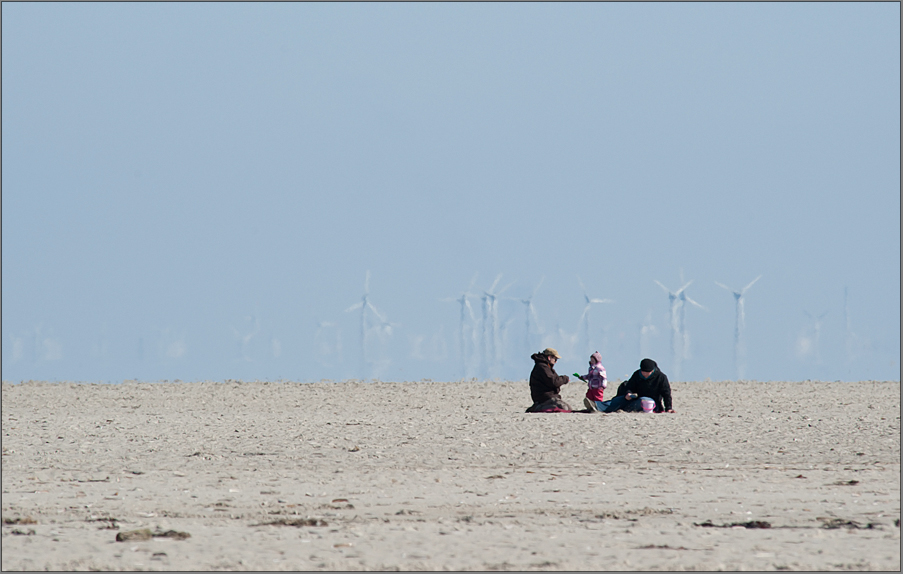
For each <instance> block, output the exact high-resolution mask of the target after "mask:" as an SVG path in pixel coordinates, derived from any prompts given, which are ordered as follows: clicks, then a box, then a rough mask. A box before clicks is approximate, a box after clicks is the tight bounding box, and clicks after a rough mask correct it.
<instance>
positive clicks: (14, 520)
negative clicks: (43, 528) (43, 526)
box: [3, 516, 38, 524]
mask: <svg viewBox="0 0 903 574" xmlns="http://www.w3.org/2000/svg"><path fill="white" fill-rule="evenodd" d="M37 523H38V521H37V520H35V519H34V518H32V517H31V516H26V517H25V518H4V519H3V524H37Z"/></svg>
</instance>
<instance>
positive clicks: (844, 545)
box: [2, 381, 901, 571]
mask: <svg viewBox="0 0 903 574" xmlns="http://www.w3.org/2000/svg"><path fill="white" fill-rule="evenodd" d="M584 389H585V387H584V386H581V385H577V384H573V383H572V384H570V385H567V386H566V387H564V389H563V391H564V392H563V395H564V398H565V400H567V401H568V402H570V403H571V405H573V406H574V407H575V408H577V407H578V406H580V407H582V403H581V400H582V396H583V392H584ZM673 389H674V405H675V409H676V410H677V413H676V414H673V415H669V414H654V415H653V414H642V413H640V414H632V413H631V414H628V413H614V414H604V415H603V414H525V413H524V409H526V407H527V406H529V404H530V400H529V391H528V387H527V383H526V382H524V381H520V382H475V381H468V382H453V383H437V382H408V383H389V382H374V383H361V382H340V383H329V382H323V383H288V382H278V383H266V382H225V383H213V382H202V383H123V384H118V385H97V384H71V383H39V382H28V383H23V384H15V385H11V384H8V383H3V385H2V401H3V402H2V432H3V437H2V438H3V442H2V445H3V453H2V489H3V502H2V516H3V526H2V568H3V570H43V569H49V570H87V569H99V570H361V569H368V570H381V569H389V570H395V569H398V570H442V569H447V570H448V569H450V570H719V569H725V570H776V569H791V570H849V569H855V570H868V569H872V570H895V571H898V570H900V567H901V564H900V527H899V519H900V383H899V382H859V383H839V382H833V383H832V382H808V381H807V382H794V383H779V382H677V383H674V384H673ZM609 392H612V389H610V390H609ZM765 523H767V524H768V525H769V526H770V528H763V526H765V525H766V524H765ZM731 525H733V526H731ZM139 529H149V530H150V532H151V533H152V534H153V533H155V534H158V536H152V537H150V539H147V540H129V541H125V542H117V541H116V536H117V534H121V533H126V532H129V531H133V530H139ZM169 530H174V531H177V532H185V533H188V534H190V538H186V539H178V538H173V537H166V536H160V534H162V533H164V532H166V531H169Z"/></svg>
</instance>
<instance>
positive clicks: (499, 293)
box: [496, 279, 517, 295]
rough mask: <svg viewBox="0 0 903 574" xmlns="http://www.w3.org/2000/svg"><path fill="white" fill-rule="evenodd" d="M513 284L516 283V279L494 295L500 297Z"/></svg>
mask: <svg viewBox="0 0 903 574" xmlns="http://www.w3.org/2000/svg"><path fill="white" fill-rule="evenodd" d="M515 283H517V279H515V280H514V281H512V282H511V283H508V284H507V285H505V287H504V289H502V290H501V291H499V292H498V293H496V295H501V294H502V293H504V292H505V291H506V290H507V289H508V287H511V286H512V285H514V284H515Z"/></svg>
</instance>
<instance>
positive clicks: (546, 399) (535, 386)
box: [527, 347, 571, 413]
mask: <svg viewBox="0 0 903 574" xmlns="http://www.w3.org/2000/svg"><path fill="white" fill-rule="evenodd" d="M530 358H531V359H533V361H534V363H536V364H535V365H534V366H533V372H531V373H530V396H531V397H532V398H533V406H531V407H530V408H528V409H527V412H528V413H569V412H571V407H570V405H568V404H567V403H566V402H564V400H562V398H561V395H560V394H559V393H558V390H559V389H560V388H561V387H562V385H566V384H568V376H567V375H559V374H558V373H556V372H555V368H554V367H555V363H557V362H558V359H560V358H561V355H559V354H558V351H556V350H555V349H552V348H551V347H550V348H548V349H546V350H545V351H542V352H541V353H534V354H533V355H532V356H531V357H530Z"/></svg>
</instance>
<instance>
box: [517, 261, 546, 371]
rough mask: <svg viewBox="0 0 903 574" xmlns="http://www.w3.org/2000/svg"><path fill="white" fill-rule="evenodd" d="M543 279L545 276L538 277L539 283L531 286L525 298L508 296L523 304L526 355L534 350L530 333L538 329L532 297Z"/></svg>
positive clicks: (537, 319)
mask: <svg viewBox="0 0 903 574" xmlns="http://www.w3.org/2000/svg"><path fill="white" fill-rule="evenodd" d="M544 279H545V276H542V277H541V278H540V279H539V283H537V284H536V287H534V288H533V292H532V293H530V296H529V297H527V298H526V299H515V298H513V297H512V298H510V299H511V300H512V301H519V302H520V303H523V305H524V315H525V317H524V319H525V323H524V341H525V343H526V353H527V356H529V355H530V353H533V352H534V350H533V341H532V340H531V335H532V334H533V332H534V331H539V318H538V317H537V316H536V308H535V307H533V297H535V296H536V292H537V291H539V286H540V285H542V282H543V280H544ZM531 320H532V322H531ZM539 334H540V335H541V334H542V333H539Z"/></svg>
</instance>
